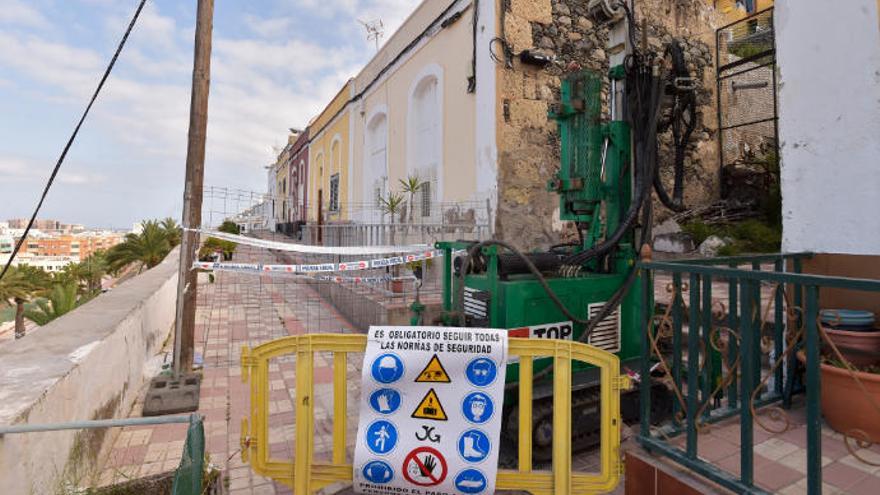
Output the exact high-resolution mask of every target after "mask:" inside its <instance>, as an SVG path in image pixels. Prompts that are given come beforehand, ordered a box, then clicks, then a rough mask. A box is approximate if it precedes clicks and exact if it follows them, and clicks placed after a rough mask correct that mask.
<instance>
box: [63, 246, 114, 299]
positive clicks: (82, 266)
mask: <svg viewBox="0 0 880 495" xmlns="http://www.w3.org/2000/svg"><path fill="white" fill-rule="evenodd" d="M107 271H108V267H107V253H106V251H103V250H98V251H95V252H94V253H92V254H90V255H89V257H88V258H86V259H85V260H83V261H81V262H79V263H75V264H70V265H67V266H66V267H65V268H64V272H65V273H67V274H68V275H69V276H71V277H72V278H73V280H75V281H76V282H77V283H78V284H79V285H80V287H81V288H82V289H83V291H84V292H86V293H89V294H95V293H97V292H99V291H100V290H101V279H102V278H103V277H104V275H105V274H106V273H107Z"/></svg>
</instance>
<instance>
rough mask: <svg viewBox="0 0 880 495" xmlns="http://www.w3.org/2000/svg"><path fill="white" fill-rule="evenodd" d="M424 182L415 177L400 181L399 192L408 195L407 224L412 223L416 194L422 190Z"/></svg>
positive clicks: (411, 176)
mask: <svg viewBox="0 0 880 495" xmlns="http://www.w3.org/2000/svg"><path fill="white" fill-rule="evenodd" d="M424 187H425V181H423V180H421V179H419V177H418V176H417V175H410V176H409V177H407V178H406V180H403V179H400V188H401V191H402V192H404V193H406V194H408V195H409V223H413V211H414V210H415V209H416V202H415V197H416V193H417V192H419V191H421V190H422V189H424Z"/></svg>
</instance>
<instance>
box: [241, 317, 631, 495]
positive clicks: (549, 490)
mask: <svg viewBox="0 0 880 495" xmlns="http://www.w3.org/2000/svg"><path fill="white" fill-rule="evenodd" d="M366 346H367V336H366V335H340V334H310V335H300V336H293V337H285V338H281V339H278V340H273V341H271V342H267V343H265V344H262V345H260V346H257V347H255V348H253V349H250V348H247V347H245V348H243V349H242V353H241V366H242V373H241V377H242V381H244V382H247V381H248V380H250V384H251V386H250V394H251V415H250V423H249V422H248V420H247V419H243V420H242V428H241V453H242V454H241V455H242V460H243V461H244V462H249V463H250V464H251V467H252V468H253V470H254V472H256V473H257V474H260V475H262V476H266V477H269V478H272V479H274V480H276V481H278V482H280V483H284V484H285V485H287V486H289V487H291V488H292V489H293V490H294V493H297V494H306V493H312V492H314V491H315V490H318V489H320V488H322V487H325V486H327V485H330V484H332V483H336V482H351V481H352V465H351V464H346V451H345V449H346V438H345V435H346V421H345V420H342V421H340V420H339V419H338V418H346V417H347V416H348V411H347V408H348V404H347V403H346V401H347V396H346V390H347V387H348V383H347V380H348V377H347V367H346V355H347V354H348V353H350V352H364V351H365V349H366ZM315 352H332V353H333V457H332V462H331V463H329V464H327V463H314V462H313V456H312V454H313V441H314V433H315V432H314V401H313V400H312V397H313V372H312V370H313V367H312V363H313V359H314V353H315ZM508 353H509V355H511V356H519V357H520V379H521V381H520V386H519V464H518V465H519V469H518V470H515V471H514V470H504V469H501V470H499V471H498V477H497V480H496V484H495V488H496V489H498V490H524V491H527V492H530V493H532V494H534V495H541V494H558V495H567V494H572V493H578V494H581V493H603V492H608V491H611V490H613V489H614V488H615V487H616V486H617V484H618V482H619V481H620V474H621V472H622V464H621V462H620V427H621V423H620V391H621V390H623V389H627V388H629V386H630V381H629V378H628V377H627V376H626V375H620V363H619V361H618V359H617V356H615V355H614V354H611V353H609V352H606V351H603V350H601V349H598V348H596V347H593V346H590V345H587V344H582V343H579V342H568V341H562V340H538V339H523V338H511V339H510V340H509V346H508ZM285 355H295V356H296V406H295V414H296V437H295V442H296V443H295V449H294V452H295V456H294V461H293V462H289V461H279V460H276V459H271V458H270V455H269V360H270V359H274V358H277V357H280V356H285ZM548 356H549V357H552V358H553V362H554V367H555V370H554V383H553V463H552V465H553V470H552V471H533V470H532V376H533V374H532V373H533V369H534V368H533V359H534V358H536V357H548ZM573 360H574V361H583V362H586V363H589V364H592V365H594V366H596V367H598V368H599V369H600V380H601V382H600V383H601V403H600V423H601V433H600V438H601V444H600V445H601V447H600V448H601V470H600V472H599V473H572V472H571V362H572V361H573Z"/></svg>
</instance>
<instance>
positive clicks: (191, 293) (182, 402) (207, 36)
mask: <svg viewBox="0 0 880 495" xmlns="http://www.w3.org/2000/svg"><path fill="white" fill-rule="evenodd" d="M213 24H214V0H198V10H197V13H196V39H195V57H194V61H193V77H192V95H191V99H190V109H189V139H188V143H187V148H186V179H185V183H184V186H183V227H184V230H183V235H182V236H181V242H180V266H179V269H178V277H177V313H176V318H175V320H174V369H173V373H174V375H173V376H172V377H171V380H168V378H167V377H164V378H163V377H161V376H160V377H157V378H154V379H153V380H152V382H151V383H150V389H149V390H148V391H147V397H146V399H145V400H144V409H143V415H144V416H157V415H161V414H171V413H179V412H187V411H195V410H197V409H198V408H199V390H200V388H201V378H200V377H199V375H197V374H194V373H193V372H192V365H193V348H194V347H195V327H196V292H197V288H198V280H197V278H196V275H197V274H196V272H195V271H193V269H192V265H193V261H195V255H196V250H197V249H198V247H199V235H198V234H197V233H195V232H192V231H189V230H186V229H197V228H199V227H200V226H201V224H202V187H203V184H204V175H205V139H206V136H207V128H208V91H209V88H210V83H211V31H212V30H213Z"/></svg>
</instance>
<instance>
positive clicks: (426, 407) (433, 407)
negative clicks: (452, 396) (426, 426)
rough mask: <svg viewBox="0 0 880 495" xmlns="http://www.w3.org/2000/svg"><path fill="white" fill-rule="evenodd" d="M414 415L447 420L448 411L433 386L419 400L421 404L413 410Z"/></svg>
mask: <svg viewBox="0 0 880 495" xmlns="http://www.w3.org/2000/svg"><path fill="white" fill-rule="evenodd" d="M435 357H436V356H435ZM412 417H413V418H417V419H433V420H435V421H446V419H447V418H446V411H444V410H443V404H440V398H439V397H437V392H434V389H433V388H432V389H431V390H428V393H427V394H425V398H424V399H422V401H421V402H419V406H418V407H416V410H415V411H413V413H412Z"/></svg>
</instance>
